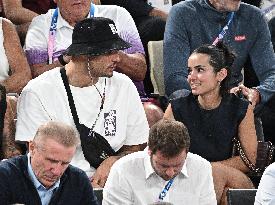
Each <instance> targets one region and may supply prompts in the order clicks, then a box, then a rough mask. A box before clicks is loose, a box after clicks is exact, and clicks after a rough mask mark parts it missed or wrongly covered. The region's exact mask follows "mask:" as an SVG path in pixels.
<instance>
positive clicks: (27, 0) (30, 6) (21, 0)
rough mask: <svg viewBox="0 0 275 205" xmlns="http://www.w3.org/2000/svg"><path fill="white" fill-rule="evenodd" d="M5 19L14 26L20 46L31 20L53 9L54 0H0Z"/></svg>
mask: <svg viewBox="0 0 275 205" xmlns="http://www.w3.org/2000/svg"><path fill="white" fill-rule="evenodd" d="M2 1H3V10H4V14H5V16H6V18H8V19H9V20H11V22H12V23H14V24H15V25H16V28H17V32H18V34H19V37H20V39H21V43H22V45H23V44H24V41H25V36H26V33H27V30H28V27H29V25H30V23H31V21H32V19H33V18H34V17H36V16H38V15H39V14H44V13H47V11H48V10H49V9H52V8H55V7H56V4H55V3H54V0H35V1H33V0H2Z"/></svg>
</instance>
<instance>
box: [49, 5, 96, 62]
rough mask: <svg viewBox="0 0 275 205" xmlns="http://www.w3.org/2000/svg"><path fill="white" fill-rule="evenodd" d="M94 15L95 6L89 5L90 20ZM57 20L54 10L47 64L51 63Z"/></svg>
mask: <svg viewBox="0 0 275 205" xmlns="http://www.w3.org/2000/svg"><path fill="white" fill-rule="evenodd" d="M94 13H95V6H94V4H91V8H90V18H91V17H93V16H94ZM57 19H58V8H56V9H55V10H54V13H53V16H52V21H51V26H50V32H49V41H48V56H49V64H52V62H53V49H54V44H55V37H56V27H57Z"/></svg>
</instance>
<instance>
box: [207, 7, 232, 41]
mask: <svg viewBox="0 0 275 205" xmlns="http://www.w3.org/2000/svg"><path fill="white" fill-rule="evenodd" d="M234 14H235V12H231V13H230V14H229V19H228V22H227V24H226V25H225V26H224V27H223V28H222V30H221V32H220V33H219V35H218V36H217V38H216V39H215V41H214V42H213V43H212V45H216V44H217V43H218V42H219V41H220V40H222V39H223V37H224V35H225V34H226V32H227V30H228V27H229V25H230V23H231V22H232V19H233V17H234Z"/></svg>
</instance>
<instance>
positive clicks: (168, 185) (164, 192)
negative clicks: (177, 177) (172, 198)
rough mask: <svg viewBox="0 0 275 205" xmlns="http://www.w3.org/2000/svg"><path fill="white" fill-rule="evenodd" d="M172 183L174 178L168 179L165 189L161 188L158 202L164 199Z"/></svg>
mask: <svg viewBox="0 0 275 205" xmlns="http://www.w3.org/2000/svg"><path fill="white" fill-rule="evenodd" d="M173 182H174V178H172V179H170V180H169V181H168V182H167V184H166V185H165V187H164V188H163V190H162V191H161V192H160V194H159V200H161V201H163V199H164V197H165V196H166V194H167V192H168V191H169V189H170V187H171V186H172V184H173Z"/></svg>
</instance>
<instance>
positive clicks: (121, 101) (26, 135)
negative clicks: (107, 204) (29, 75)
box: [15, 68, 149, 172]
mask: <svg viewBox="0 0 275 205" xmlns="http://www.w3.org/2000/svg"><path fill="white" fill-rule="evenodd" d="M104 80H105V78H99V81H98V82H97V83H96V87H97V88H98V90H99V92H100V93H101V94H102V93H103V90H104V85H105V83H104ZM106 82H107V83H106V96H105V103H104V106H103V110H102V112H101V114H100V117H99V119H98V121H97V123H96V126H95V128H94V131H96V132H98V133H99V134H101V135H102V136H104V137H105V138H106V139H107V140H108V142H109V143H110V145H111V146H112V148H113V149H114V150H115V151H118V150H119V149H120V148H121V147H122V146H123V145H137V144H142V143H145V142H147V138H148V134H149V126H148V123H147V120H146V115H145V112H144V109H143V106H142V103H141V101H140V98H139V95H138V93H137V90H136V88H135V86H134V84H133V83H132V81H131V80H130V78H128V77H127V76H126V75H124V74H121V73H116V72H114V75H113V77H111V78H106ZM70 88H71V91H72V95H73V98H74V103H75V106H76V110H77V114H78V117H79V121H80V123H81V124H84V125H85V126H87V127H91V126H92V124H93V123H94V121H95V119H96V117H97V115H98V113H99V109H100V105H101V97H100V95H99V93H98V92H97V90H96V88H95V86H89V87H83V88H79V87H74V86H70ZM17 112H18V113H17V123H16V136H15V138H16V140H17V141H29V140H32V139H33V137H34V135H35V133H36V131H37V128H38V127H39V126H40V125H41V124H44V123H45V122H47V121H49V120H54V121H61V122H64V123H68V124H70V125H74V121H73V117H72V114H71V110H70V107H69V102H68V98H67V94H66V91H65V87H64V85H63V81H62V79H61V75H60V68H55V69H53V70H50V71H47V72H45V73H43V74H42V75H40V76H38V77H37V78H35V79H33V80H31V81H30V82H29V83H28V84H27V86H26V87H25V88H24V89H23V91H22V93H21V95H20V97H19V99H18V106H17ZM71 164H72V165H74V166H76V167H79V168H81V169H83V170H84V171H86V172H90V171H92V172H93V171H94V170H93V169H92V170H90V165H89V163H88V162H87V161H86V160H85V158H84V155H83V153H82V149H81V146H80V147H78V148H77V152H76V154H75V156H74V158H73V160H72V162H71Z"/></svg>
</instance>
